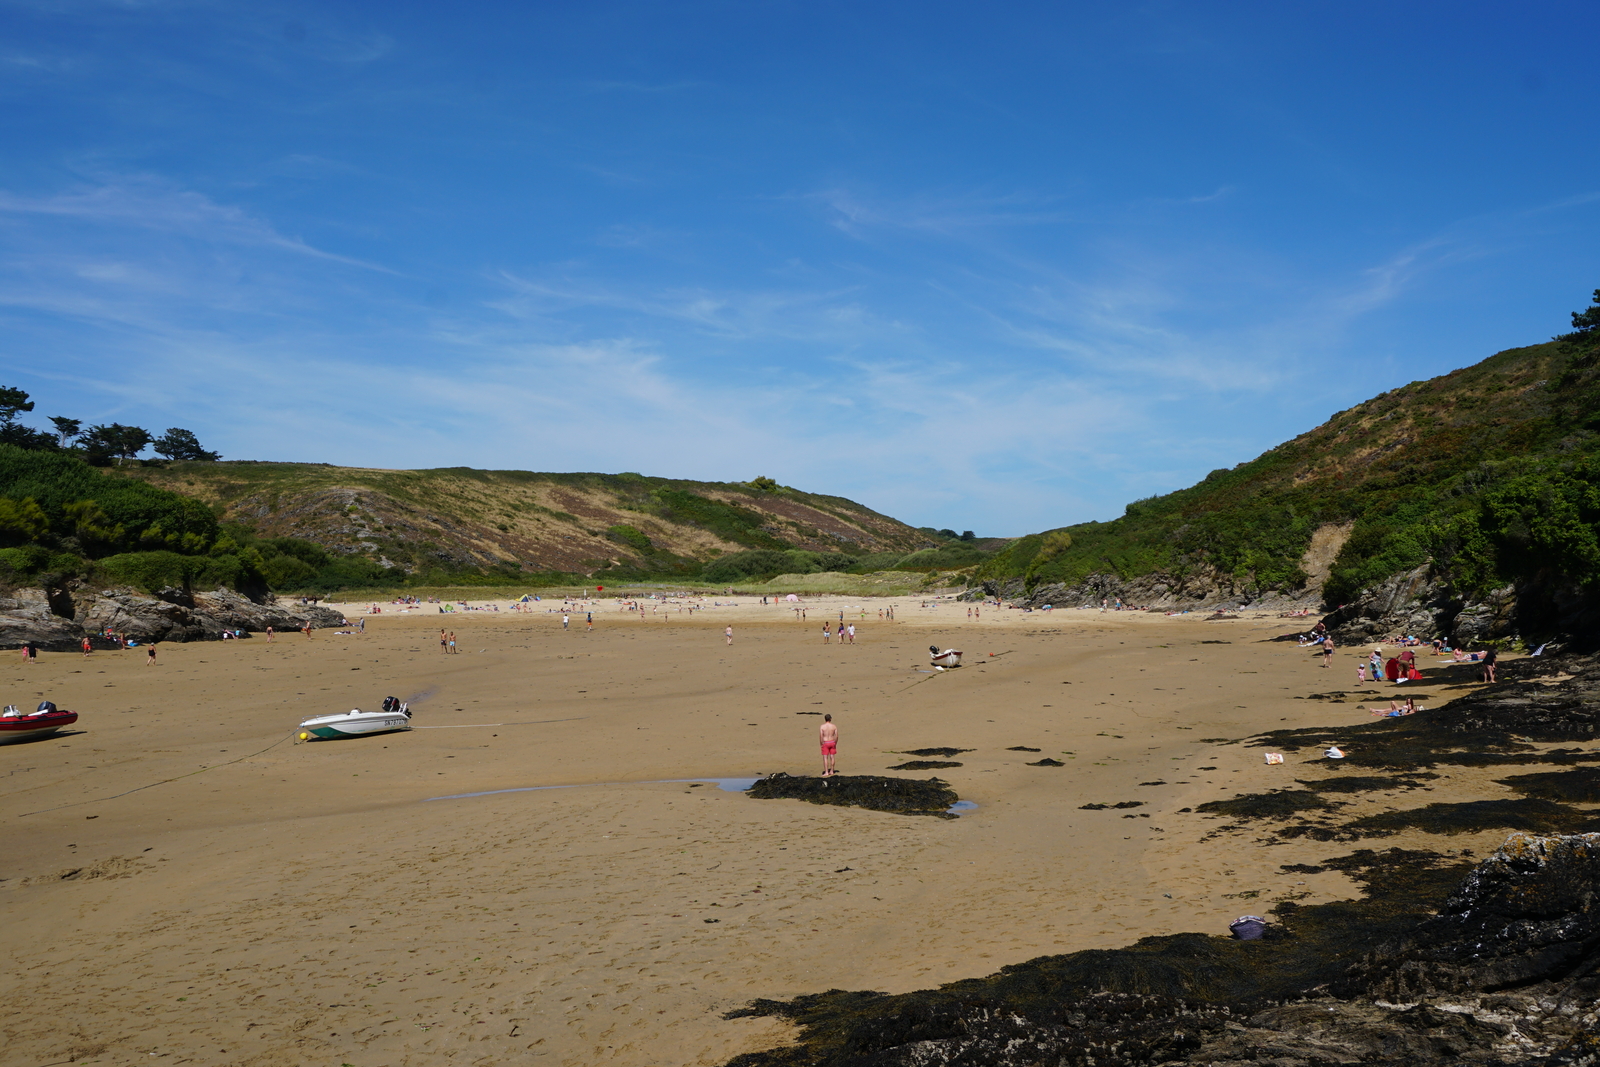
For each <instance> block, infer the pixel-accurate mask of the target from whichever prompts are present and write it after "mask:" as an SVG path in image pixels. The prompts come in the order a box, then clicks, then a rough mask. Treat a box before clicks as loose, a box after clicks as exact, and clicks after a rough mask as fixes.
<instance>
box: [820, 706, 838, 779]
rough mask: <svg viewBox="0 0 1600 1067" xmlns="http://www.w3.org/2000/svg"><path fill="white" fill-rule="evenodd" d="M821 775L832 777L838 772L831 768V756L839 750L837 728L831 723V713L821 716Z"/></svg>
mask: <svg viewBox="0 0 1600 1067" xmlns="http://www.w3.org/2000/svg"><path fill="white" fill-rule="evenodd" d="M821 738H822V777H824V778H832V777H833V776H834V775H835V774H837V773H838V772H837V771H835V770H834V769H833V757H834V756H835V755H836V754H837V753H838V751H839V728H838V727H837V726H835V725H834V724H833V716H832V715H824V716H823V717H822V730H821Z"/></svg>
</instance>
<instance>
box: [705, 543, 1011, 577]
mask: <svg viewBox="0 0 1600 1067" xmlns="http://www.w3.org/2000/svg"><path fill="white" fill-rule="evenodd" d="M987 556H988V553H987V552H984V551H983V550H982V549H979V548H976V547H973V546H970V545H953V546H945V547H940V548H928V549H923V550H921V551H918V552H912V553H910V554H909V555H908V554H906V553H904V552H872V553H866V554H855V555H851V554H847V553H844V552H810V551H807V550H805V549H800V548H791V549H785V550H782V551H779V550H775V549H753V550H751V551H748V552H733V553H729V554H728V555H725V556H719V557H717V558H716V559H714V560H712V561H711V562H710V563H707V564H706V565H705V566H704V567H703V568H702V569H701V571H700V574H699V577H700V579H701V580H702V581H706V582H711V583H713V584H716V585H726V584H729V583H733V582H745V581H766V580H767V579H770V578H774V577H776V576H777V575H780V574H821V573H823V572H824V571H833V572H838V573H842V574H871V573H874V572H876V571H924V572H927V571H944V570H959V569H962V568H964V567H970V566H973V565H974V564H976V563H979V562H981V561H982V560H983V559H985V558H986V557H987Z"/></svg>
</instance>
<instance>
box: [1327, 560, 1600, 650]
mask: <svg viewBox="0 0 1600 1067" xmlns="http://www.w3.org/2000/svg"><path fill="white" fill-rule="evenodd" d="M1323 621H1324V622H1326V623H1327V625H1328V629H1329V630H1331V631H1332V632H1333V635H1334V637H1335V639H1338V640H1341V641H1344V642H1347V643H1363V642H1366V641H1371V640H1374V639H1381V638H1384V637H1388V636H1390V635H1393V634H1414V635H1416V636H1417V637H1421V638H1423V639H1425V640H1426V639H1429V638H1432V637H1436V636H1437V637H1443V638H1446V639H1447V640H1449V641H1450V643H1451V644H1452V645H1453V646H1454V647H1456V648H1483V647H1485V646H1486V645H1488V644H1490V643H1493V642H1502V641H1506V640H1509V639H1513V638H1517V637H1521V638H1524V639H1526V640H1528V641H1530V642H1538V643H1543V642H1545V641H1552V642H1553V643H1554V645H1555V646H1556V647H1565V648H1569V649H1573V650H1584V651H1590V650H1593V649H1595V648H1596V647H1600V596H1597V595H1596V594H1595V593H1593V592H1592V591H1585V590H1581V589H1574V588H1571V587H1569V586H1567V585H1565V584H1563V583H1560V582H1553V583H1552V582H1546V581H1534V582H1528V583H1524V584H1522V585H1517V586H1511V585H1508V586H1505V587H1503V588H1500V589H1494V590H1491V591H1489V592H1487V593H1483V594H1481V595H1476V596H1467V595H1464V594H1461V593H1459V592H1458V591H1457V590H1455V589H1453V588H1452V587H1451V586H1450V584H1449V583H1448V582H1447V581H1446V580H1445V579H1444V578H1443V577H1441V576H1440V575H1438V574H1437V573H1436V572H1435V571H1434V568H1433V565H1432V564H1431V563H1428V564H1424V565H1422V566H1420V567H1417V568H1415V569H1413V570H1409V571H1404V572H1402V573H1400V574H1396V575H1394V576H1392V577H1390V578H1389V579H1388V580H1387V581H1383V582H1379V583H1378V584H1377V585H1374V586H1371V587H1369V588H1367V589H1363V590H1362V591H1361V595H1360V596H1359V597H1357V598H1356V599H1355V601H1354V602H1352V603H1349V604H1341V605H1340V606H1339V607H1338V608H1336V609H1335V610H1334V611H1333V612H1331V613H1330V614H1329V615H1328V616H1327V617H1326V618H1325V619H1324V620H1323Z"/></svg>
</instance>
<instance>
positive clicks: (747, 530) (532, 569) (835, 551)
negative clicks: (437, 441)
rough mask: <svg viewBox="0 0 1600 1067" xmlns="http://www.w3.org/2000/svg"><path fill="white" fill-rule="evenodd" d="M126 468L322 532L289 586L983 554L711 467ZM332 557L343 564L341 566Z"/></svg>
mask: <svg viewBox="0 0 1600 1067" xmlns="http://www.w3.org/2000/svg"><path fill="white" fill-rule="evenodd" d="M125 475H126V477H127V478H128V479H137V480H138V481H140V482H141V483H143V484H145V485H147V486H149V487H151V488H159V489H163V490H170V491H172V492H175V493H179V494H182V495H184V496H186V497H189V498H192V499H193V500H194V501H197V502H200V503H203V504H204V505H206V506H207V508H206V510H208V511H214V512H215V513H216V514H218V515H219V516H220V517H221V519H222V520H223V521H224V523H225V524H227V525H229V526H230V527H231V526H232V525H234V524H237V525H240V526H247V527H248V528H249V529H250V530H251V532H252V535H253V536H255V537H256V538H258V539H263V540H265V541H266V542H267V543H269V544H276V543H279V542H281V541H283V540H284V539H291V540H292V541H293V542H295V543H299V544H304V545H308V546H314V549H315V552H314V553H310V552H301V553H300V557H302V559H301V562H302V563H303V566H301V567H296V566H294V565H292V564H289V563H283V564H280V565H279V568H278V573H276V574H274V576H273V583H272V584H273V585H274V587H275V588H292V589H318V588H323V589H333V588H344V587H349V586H350V585H353V584H360V582H358V581H354V580H352V579H353V577H354V576H353V574H351V573H346V572H352V571H356V570H362V571H364V572H366V574H367V577H366V578H365V579H363V580H364V581H365V582H366V584H369V585H370V584H385V583H390V584H402V583H406V582H410V583H426V584H475V583H498V584H515V583H538V582H540V581H543V582H548V583H552V584H581V583H583V582H584V581H585V580H586V579H587V578H593V579H595V580H597V581H600V582H606V581H608V580H609V581H620V580H625V579H634V578H659V579H668V580H670V579H673V578H676V579H680V580H705V581H711V582H717V583H723V582H734V581H742V580H745V579H748V578H758V577H768V576H771V575H775V574H779V573H808V572H816V571H823V570H841V571H843V570H852V569H854V570H861V569H863V568H865V569H879V568H885V567H889V566H894V565H897V564H900V563H905V564H906V565H908V566H913V567H915V566H918V564H919V560H922V561H923V562H926V563H927V568H926V569H933V568H934V567H935V566H938V565H942V566H945V567H949V566H952V565H970V564H971V563H975V562H977V560H978V559H980V558H982V556H983V553H982V552H981V551H978V550H976V549H970V550H969V548H968V546H967V545H965V544H963V543H962V542H961V541H960V539H959V538H955V540H954V541H952V540H951V538H952V537H954V535H953V534H951V533H950V531H943V535H941V533H940V532H938V531H931V530H918V529H914V528H912V527H910V526H907V525H905V524H904V523H902V522H898V521H896V520H895V519H891V518H889V517H887V516H885V515H880V514H878V513H877V512H875V511H873V510H871V509H870V508H867V507H864V506H862V505H860V504H857V503H855V502H854V501H851V500H846V499H844V498H843V497H836V496H824V495H821V494H817V493H807V492H804V491H802V490H799V489H792V488H789V487H787V486H782V485H779V484H778V483H777V482H775V481H773V480H772V479H770V478H757V479H755V480H753V481H751V482H697V481H680V480H674V479H669V478H655V477H647V476H645V475H640V474H540V473H532V472H528V471H486V470H473V469H469V468H466V467H451V468H445V469H439V470H370V469H361V468H352V467H334V466H329V465H327V464H311V463H261V462H226V461H224V462H203V461H199V462H179V463H166V464H160V465H140V466H136V467H130V468H128V469H127V470H126V471H125ZM945 535H947V536H945ZM964 551H965V552H968V554H971V555H972V557H973V558H971V559H965V557H964V556H963V552H964ZM957 556H961V557H962V559H963V560H964V563H958V562H955V558H956V557H957ZM907 557H912V558H911V559H909V560H908V559H907ZM923 557H926V559H923ZM946 557H949V558H946ZM330 562H331V564H337V566H336V567H334V568H333V569H332V570H327V568H328V567H329V565H330Z"/></svg>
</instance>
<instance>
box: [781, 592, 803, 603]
mask: <svg viewBox="0 0 1600 1067" xmlns="http://www.w3.org/2000/svg"><path fill="white" fill-rule="evenodd" d="M783 599H785V600H787V601H788V602H789V603H791V604H798V603H800V598H799V597H797V596H795V595H794V594H793V593H790V594H789V595H788V596H786V597H784V598H783Z"/></svg>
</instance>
